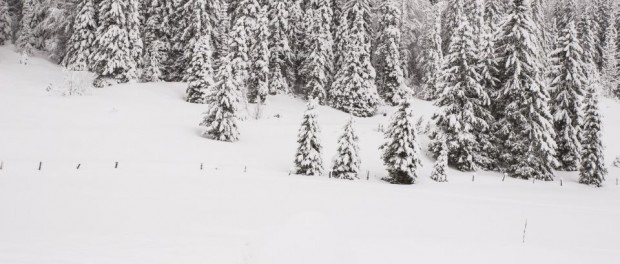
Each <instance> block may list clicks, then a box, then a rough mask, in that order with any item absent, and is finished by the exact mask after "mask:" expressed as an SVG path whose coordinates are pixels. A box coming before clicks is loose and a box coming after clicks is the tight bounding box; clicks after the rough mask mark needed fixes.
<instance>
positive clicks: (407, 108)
mask: <svg viewBox="0 0 620 264" xmlns="http://www.w3.org/2000/svg"><path fill="white" fill-rule="evenodd" d="M418 136H419V135H418V134H417V131H416V127H415V120H413V105H412V103H411V99H405V100H403V101H402V103H401V105H400V106H399V109H398V111H397V112H396V113H395V114H394V116H392V121H391V123H390V125H389V127H388V128H387V131H386V132H385V138H386V142H385V143H384V144H383V145H382V146H381V150H383V156H382V158H383V162H384V164H385V166H386V167H387V170H388V173H389V176H388V177H387V178H386V181H388V182H390V183H393V184H413V183H415V181H416V179H417V178H418V174H417V170H418V168H419V167H421V166H422V163H421V162H420V155H421V154H420V149H419V145H418V144H419V143H418V140H419V139H418Z"/></svg>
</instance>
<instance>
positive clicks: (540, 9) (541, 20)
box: [530, 0, 564, 68]
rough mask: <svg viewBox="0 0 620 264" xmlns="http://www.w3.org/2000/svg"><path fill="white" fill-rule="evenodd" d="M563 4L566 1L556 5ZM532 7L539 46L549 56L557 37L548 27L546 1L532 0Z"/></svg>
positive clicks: (545, 60) (562, 0)
mask: <svg viewBox="0 0 620 264" xmlns="http://www.w3.org/2000/svg"><path fill="white" fill-rule="evenodd" d="M563 2H564V0H561V1H558V2H556V3H560V4H562V3H563ZM530 5H531V12H532V21H533V22H534V26H535V28H536V31H537V32H536V35H537V36H539V37H538V38H537V44H538V45H539V46H540V48H539V49H540V50H541V52H543V54H544V55H545V56H549V54H550V53H551V51H552V50H553V45H554V44H555V37H556V36H554V35H555V34H554V32H550V31H553V30H549V28H548V26H547V25H548V22H547V19H546V16H545V5H544V1H543V0H531V3H530ZM556 15H557V14H556ZM556 22H557V21H556ZM552 24H554V25H555V26H556V28H557V23H552ZM561 28H564V26H562V27H561ZM546 62H547V59H546V58H545V59H544V60H543V63H544V64H546ZM547 66H548V65H545V68H548V67H547Z"/></svg>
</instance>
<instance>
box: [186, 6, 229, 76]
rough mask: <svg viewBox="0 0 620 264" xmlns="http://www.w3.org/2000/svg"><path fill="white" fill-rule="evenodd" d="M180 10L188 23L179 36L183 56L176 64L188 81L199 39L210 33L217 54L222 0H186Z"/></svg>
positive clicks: (212, 45)
mask: <svg viewBox="0 0 620 264" xmlns="http://www.w3.org/2000/svg"><path fill="white" fill-rule="evenodd" d="M180 11H181V13H182V16H183V17H185V21H186V22H185V23H186V24H185V27H184V28H183V29H182V32H181V35H180V36H178V37H179V38H178V40H179V41H180V43H179V45H180V47H181V49H182V50H183V56H182V57H179V58H178V60H177V61H176V62H175V65H177V66H176V67H177V68H178V70H179V71H180V72H182V73H184V74H183V77H182V79H183V80H186V81H188V80H189V77H190V73H189V72H188V67H187V66H188V65H189V64H188V63H189V62H190V61H192V59H193V57H194V54H193V48H192V47H194V45H195V43H196V42H198V40H199V39H201V38H202V37H203V36H205V35H208V36H209V40H210V41H211V44H210V46H211V47H213V49H214V52H213V55H215V47H217V46H218V43H217V40H218V36H217V26H218V24H217V23H218V22H219V21H220V18H219V11H220V0H185V2H184V3H182V7H181V9H180Z"/></svg>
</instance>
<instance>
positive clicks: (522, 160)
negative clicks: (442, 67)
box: [495, 0, 557, 181]
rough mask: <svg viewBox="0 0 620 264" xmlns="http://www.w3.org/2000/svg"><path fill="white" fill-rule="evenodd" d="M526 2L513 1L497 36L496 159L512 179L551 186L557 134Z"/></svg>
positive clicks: (555, 161) (534, 29)
mask: <svg viewBox="0 0 620 264" xmlns="http://www.w3.org/2000/svg"><path fill="white" fill-rule="evenodd" d="M528 2H529V1H526V0H513V1H512V11H511V12H510V14H509V15H508V17H507V19H506V20H505V21H504V23H503V25H502V28H501V31H500V32H499V36H498V43H499V45H498V49H497V50H498V59H499V63H498V65H500V68H499V73H500V75H499V76H500V90H499V92H498V96H497V98H496V101H497V102H498V111H500V112H501V113H500V114H499V116H500V119H499V120H498V121H497V123H496V130H495V131H496V134H497V136H498V138H499V139H500V140H501V142H502V146H501V147H502V154H501V155H500V159H501V160H502V161H503V163H504V164H505V166H506V168H505V170H506V172H507V173H508V175H510V176H511V177H517V178H523V179H532V178H534V179H538V180H546V181H549V180H553V171H552V170H553V167H555V166H556V164H557V160H556V159H555V153H556V152H555V149H556V143H555V140H554V138H555V132H554V128H553V117H552V116H551V113H550V110H549V100H550V99H549V94H548V92H547V89H546V87H545V86H544V81H543V74H542V69H541V67H542V62H541V59H542V57H541V56H542V55H541V52H540V47H539V45H537V41H538V40H537V39H538V38H539V37H540V36H539V35H538V30H537V28H536V25H535V24H534V22H533V21H532V18H531V15H530V7H529V5H528Z"/></svg>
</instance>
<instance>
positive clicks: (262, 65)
mask: <svg viewBox="0 0 620 264" xmlns="http://www.w3.org/2000/svg"><path fill="white" fill-rule="evenodd" d="M256 22H257V24H258V25H257V28H256V32H255V39H254V41H253V45H252V47H251V48H250V67H249V70H250V76H249V79H248V99H249V102H250V103H260V104H264V103H265V100H267V95H268V94H269V56H270V55H269V21H268V20H267V8H266V7H263V8H261V10H260V11H259V13H258V17H257V19H256Z"/></svg>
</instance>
